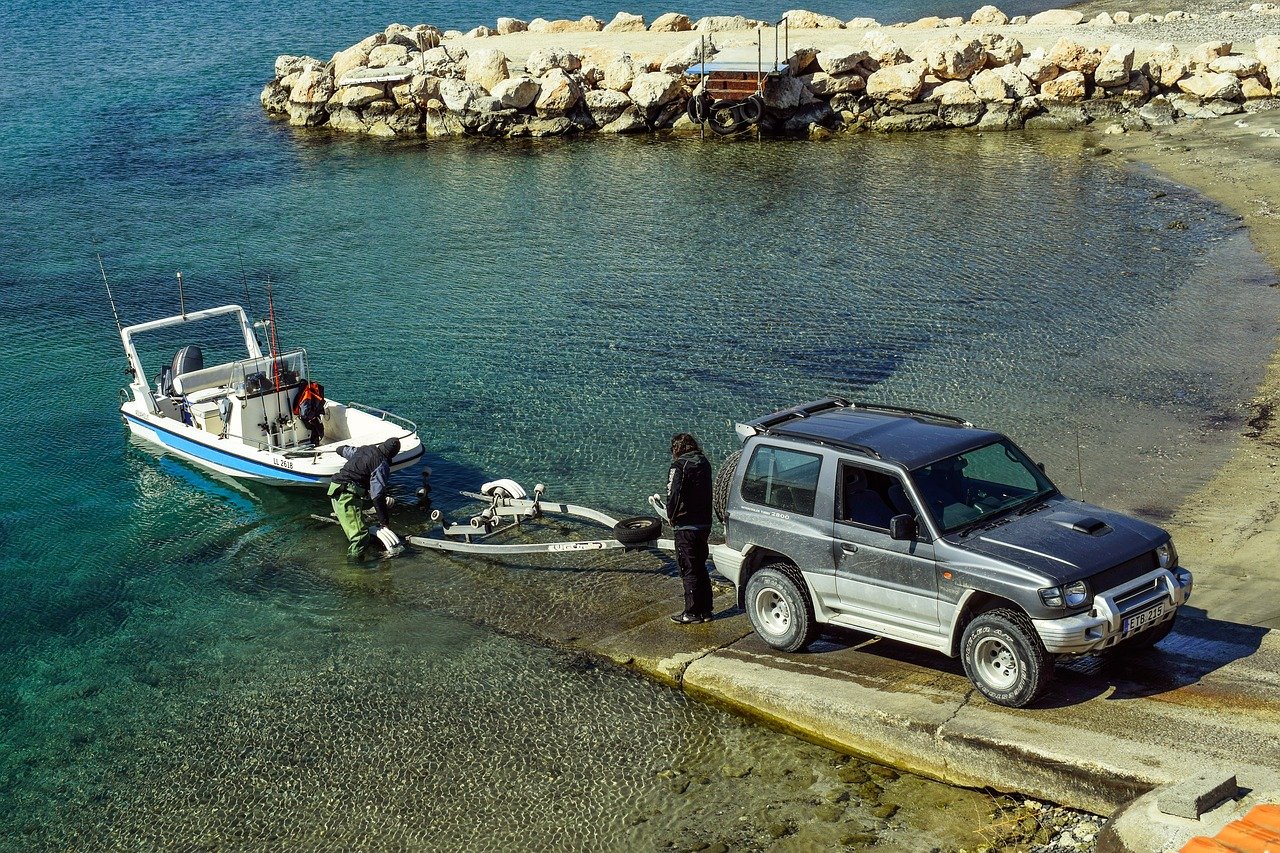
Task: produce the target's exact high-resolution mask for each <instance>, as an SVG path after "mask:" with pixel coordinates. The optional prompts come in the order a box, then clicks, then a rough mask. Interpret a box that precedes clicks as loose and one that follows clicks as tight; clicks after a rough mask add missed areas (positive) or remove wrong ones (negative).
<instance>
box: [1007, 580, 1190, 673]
mask: <svg viewBox="0 0 1280 853" xmlns="http://www.w3.org/2000/svg"><path fill="white" fill-rule="evenodd" d="M1192 585H1193V581H1192V577H1191V573H1190V572H1188V571H1187V570H1186V569H1182V568H1175V569H1173V570H1169V569H1156V570H1155V571H1152V572H1148V573H1147V574H1145V575H1142V576H1140V577H1137V578H1134V579H1133V580H1131V581H1129V582H1128V583H1124V584H1121V585H1120V586H1117V587H1114V588H1112V589H1109V590H1106V591H1105V592H1100V593H1098V594H1097V595H1095V596H1094V597H1093V607H1092V608H1091V609H1090V610H1089V611H1087V612H1085V613H1077V614H1076V615H1074V616H1064V617H1062V618H1061V619H1032V620H1031V624H1032V625H1034V626H1035V629H1036V633H1038V634H1039V635H1040V640H1041V642H1043V643H1044V647H1045V650H1046V651H1048V652H1049V653H1050V654H1060V655H1082V654H1088V653H1089V652H1097V651H1102V650H1103V649H1108V648H1111V647H1112V646H1114V645H1115V644H1116V643H1119V642H1120V641H1121V640H1126V639H1128V638H1129V637H1133V636H1136V635H1137V634H1141V633H1143V632H1145V631H1150V630H1153V629H1155V628H1157V627H1159V626H1160V625H1163V624H1164V623H1166V622H1168V621H1170V620H1172V619H1173V618H1174V616H1176V615H1177V612H1178V608H1179V607H1181V606H1182V605H1183V604H1185V603H1186V602H1187V599H1189V598H1190V597H1191V588H1192ZM1157 607H1163V610H1162V612H1160V613H1159V615H1158V616H1156V617H1154V618H1149V619H1147V620H1145V621H1142V622H1141V624H1139V625H1137V626H1133V625H1130V626H1129V630H1128V631H1127V632H1126V630H1125V629H1126V620H1128V619H1130V618H1131V617H1134V616H1137V615H1139V614H1146V613H1148V612H1149V611H1153V610H1154V609H1155V608H1157Z"/></svg>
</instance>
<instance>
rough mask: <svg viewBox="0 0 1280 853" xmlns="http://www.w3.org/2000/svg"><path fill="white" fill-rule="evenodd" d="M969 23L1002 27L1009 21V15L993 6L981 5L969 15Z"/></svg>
mask: <svg viewBox="0 0 1280 853" xmlns="http://www.w3.org/2000/svg"><path fill="white" fill-rule="evenodd" d="M969 23H971V24H974V25H976V26H995V27H1002V26H1004V25H1005V24H1007V23H1009V16H1008V15H1006V14H1005V13H1004V12H1001V11H1000V10H999V9H997V8H996V7H995V6H982V7H981V8H979V9H977V10H976V11H974V13H973V14H972V15H970V16H969Z"/></svg>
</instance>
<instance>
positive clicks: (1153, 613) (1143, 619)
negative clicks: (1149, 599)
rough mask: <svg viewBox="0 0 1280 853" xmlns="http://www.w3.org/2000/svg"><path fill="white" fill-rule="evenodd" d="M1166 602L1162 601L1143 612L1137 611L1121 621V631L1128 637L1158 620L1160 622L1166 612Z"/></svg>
mask: <svg viewBox="0 0 1280 853" xmlns="http://www.w3.org/2000/svg"><path fill="white" fill-rule="evenodd" d="M1166 604H1167V603H1166V602H1163V601H1162V602H1160V603H1159V604H1157V605H1156V606H1155V607H1151V608H1148V609H1146V610H1143V611H1142V612H1141V613H1135V614H1133V615H1132V616H1129V617H1128V618H1126V619H1125V620H1124V621H1123V622H1122V623H1120V633H1122V634H1124V635H1125V636H1126V637H1127V636H1129V635H1130V634H1133V633H1136V632H1138V631H1141V630H1142V629H1143V628H1149V627H1150V626H1151V625H1153V624H1154V623H1156V622H1159V621H1160V619H1161V617H1163V616H1164V614H1165V607H1166Z"/></svg>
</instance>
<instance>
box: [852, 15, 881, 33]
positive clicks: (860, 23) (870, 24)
mask: <svg viewBox="0 0 1280 853" xmlns="http://www.w3.org/2000/svg"><path fill="white" fill-rule="evenodd" d="M878 26H880V22H879V21H877V20H876V19H875V18H850V19H849V20H847V21H845V22H844V28H845V29H846V30H873V29H875V28H876V27H878Z"/></svg>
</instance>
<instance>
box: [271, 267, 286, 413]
mask: <svg viewBox="0 0 1280 853" xmlns="http://www.w3.org/2000/svg"><path fill="white" fill-rule="evenodd" d="M267 319H268V321H270V323H271V338H270V348H271V378H272V381H273V382H274V383H275V387H276V423H277V424H278V425H280V426H281V427H283V426H284V425H285V424H286V423H288V421H289V418H286V417H285V415H284V413H285V411H287V410H288V407H289V400H288V397H289V395H288V393H287V390H288V389H283V396H282V389H281V388H280V339H279V336H278V335H277V334H276V301H275V295H274V293H273V291H272V289H271V276H270V275H268V276H267Z"/></svg>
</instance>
